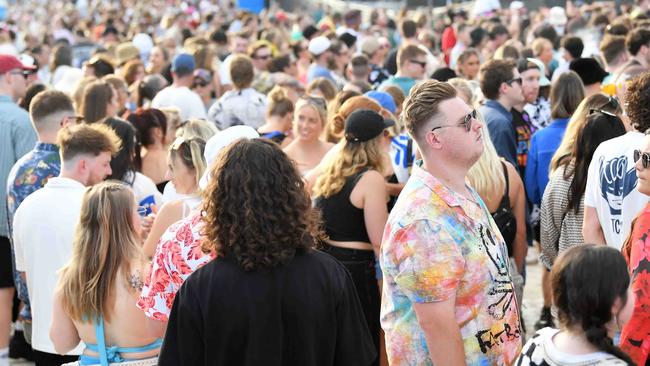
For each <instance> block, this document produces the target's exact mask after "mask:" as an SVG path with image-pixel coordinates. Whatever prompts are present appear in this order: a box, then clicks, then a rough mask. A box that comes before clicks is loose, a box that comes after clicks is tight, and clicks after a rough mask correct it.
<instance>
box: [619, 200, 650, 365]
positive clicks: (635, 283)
mask: <svg viewBox="0 0 650 366" xmlns="http://www.w3.org/2000/svg"><path fill="white" fill-rule="evenodd" d="M622 251H623V256H624V257H625V260H626V261H627V263H628V266H629V268H630V272H631V276H632V291H633V292H634V299H628V301H634V312H633V313H632V318H631V319H630V321H629V322H628V323H627V324H626V325H625V326H624V327H623V332H622V334H621V348H622V349H623V350H624V351H625V352H626V353H627V354H628V355H630V357H632V360H633V361H634V363H635V364H637V365H645V364H646V360H647V359H648V354H650V204H649V205H646V207H645V208H644V209H643V211H641V213H640V214H639V216H638V217H637V218H636V220H635V222H634V223H633V224H632V232H631V233H630V237H629V239H628V241H627V242H626V243H625V245H624V246H623V249H622Z"/></svg>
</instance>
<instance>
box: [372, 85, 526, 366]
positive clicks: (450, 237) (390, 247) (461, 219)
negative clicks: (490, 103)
mask: <svg viewBox="0 0 650 366" xmlns="http://www.w3.org/2000/svg"><path fill="white" fill-rule="evenodd" d="M404 106H405V107H404V112H403V113H402V118H403V120H404V124H405V126H406V128H407V130H408V132H409V134H410V135H411V136H412V137H413V139H414V140H415V142H416V144H417V146H418V148H419V150H420V152H421V155H422V158H423V163H421V164H418V165H417V166H414V167H413V172H412V176H411V178H410V180H409V181H408V183H407V184H406V186H405V187H404V190H403V191H402V193H401V194H400V197H399V199H398V200H397V203H396V205H395V208H394V209H393V211H392V212H391V215H390V217H389V219H388V223H387V224H386V229H385V231H384V237H383V241H382V249H381V255H380V262H381V267H382V271H383V275H384V284H383V296H382V309H381V323H382V328H383V329H384V331H385V334H386V351H387V353H388V359H389V362H390V364H391V365H432V364H435V365H436V366H443V365H454V366H456V365H510V364H512V363H513V362H514V360H515V358H516V357H517V355H518V354H519V351H520V350H521V344H522V339H521V338H522V334H521V326H520V323H519V313H518V306H517V299H516V298H515V293H514V287H513V285H512V281H511V278H510V273H509V270H508V268H509V267H508V253H507V249H506V245H505V243H504V241H503V238H502V236H501V233H500V232H499V230H498V228H497V226H496V224H495V223H494V221H493V220H492V217H491V216H490V214H489V212H488V211H487V208H486V207H485V204H484V203H483V201H482V200H481V198H480V197H479V196H478V194H476V192H475V191H474V190H473V189H472V188H470V187H468V186H467V185H466V183H465V175H466V174H467V171H468V170H469V169H470V167H471V166H472V165H473V164H474V163H475V162H476V161H477V160H478V159H479V157H480V156H481V154H482V152H483V143H482V141H481V138H482V133H481V129H482V128H483V124H482V123H481V122H479V121H478V120H476V118H475V117H476V114H475V112H474V111H472V110H471V109H470V107H469V106H468V105H467V104H465V103H464V102H463V101H462V100H461V99H460V98H458V97H457V96H456V91H455V90H454V88H453V87H451V86H450V85H449V84H447V83H442V82H438V81H435V80H429V81H425V82H423V83H421V84H418V85H416V86H415V87H414V88H413V90H412V92H411V96H410V97H409V98H408V99H407V100H406V101H405V104H404Z"/></svg>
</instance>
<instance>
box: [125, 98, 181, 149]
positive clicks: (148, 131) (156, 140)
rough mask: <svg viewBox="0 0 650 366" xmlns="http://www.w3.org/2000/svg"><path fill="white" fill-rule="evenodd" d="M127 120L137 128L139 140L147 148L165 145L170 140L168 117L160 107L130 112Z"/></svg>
mask: <svg viewBox="0 0 650 366" xmlns="http://www.w3.org/2000/svg"><path fill="white" fill-rule="evenodd" d="M126 119H127V121H129V122H131V124H132V125H133V126H134V127H135V128H136V130H137V132H138V140H139V141H140V143H141V144H142V146H143V147H144V148H146V149H149V148H151V147H152V146H154V145H159V146H164V145H166V144H168V143H169V142H170V136H169V135H168V133H167V132H168V127H167V118H166V117H165V114H164V113H163V112H161V111H160V110H159V109H155V108H147V109H138V110H136V111H135V112H134V113H131V114H129V116H128V117H127V118H126Z"/></svg>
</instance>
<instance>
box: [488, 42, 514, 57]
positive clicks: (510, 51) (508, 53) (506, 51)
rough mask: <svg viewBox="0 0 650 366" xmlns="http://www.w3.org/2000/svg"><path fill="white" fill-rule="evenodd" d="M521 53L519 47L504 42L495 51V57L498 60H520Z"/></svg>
mask: <svg viewBox="0 0 650 366" xmlns="http://www.w3.org/2000/svg"><path fill="white" fill-rule="evenodd" d="M520 57H521V53H520V52H519V49H518V48H517V47H515V46H514V45H511V44H508V43H507V42H506V43H504V44H502V45H501V46H500V47H499V48H497V50H496V51H494V57H493V58H494V59H496V60H508V59H510V60H515V61H517V60H519V58H520Z"/></svg>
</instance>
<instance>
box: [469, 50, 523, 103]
mask: <svg viewBox="0 0 650 366" xmlns="http://www.w3.org/2000/svg"><path fill="white" fill-rule="evenodd" d="M479 80H480V85H481V91H482V92H483V95H484V96H485V98H486V99H491V100H499V101H501V102H503V103H507V104H508V105H509V106H510V107H512V106H514V105H517V104H520V103H523V102H524V101H525V99H524V94H523V91H522V88H521V84H522V79H521V75H519V70H518V69H517V67H516V64H515V62H514V61H512V60H490V61H488V62H486V63H484V64H483V65H482V66H481V69H480V72H479Z"/></svg>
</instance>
